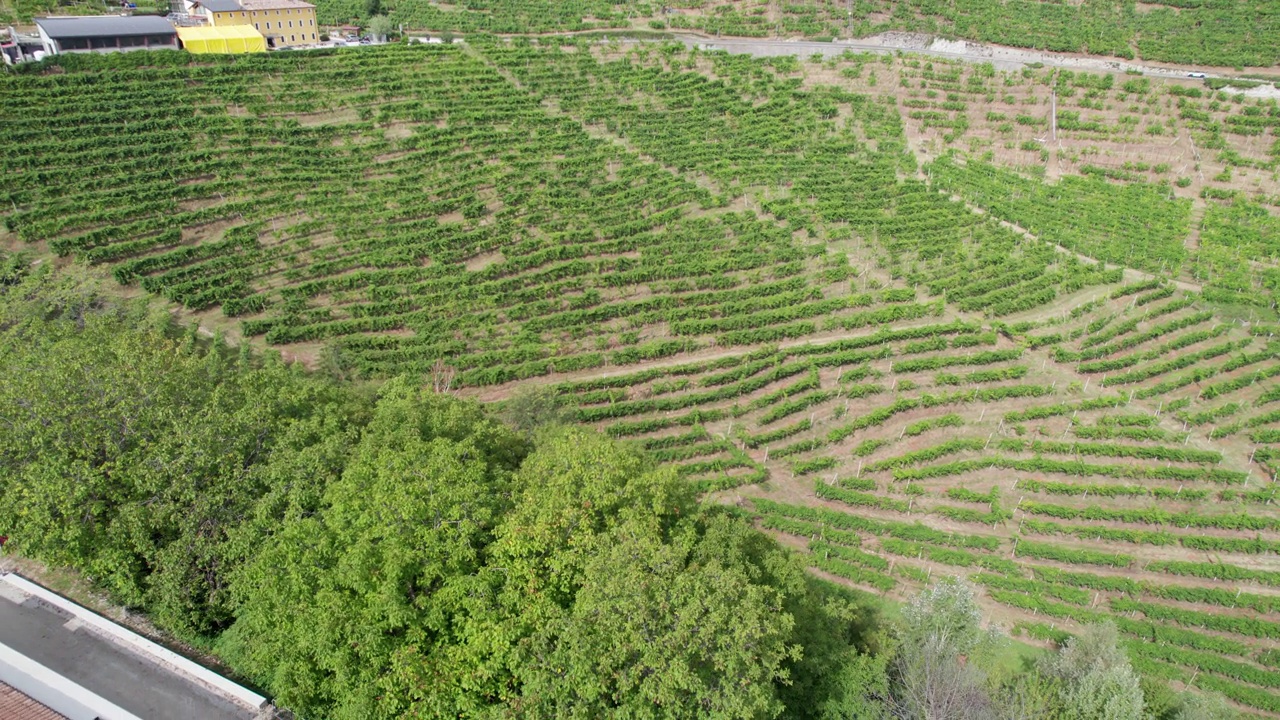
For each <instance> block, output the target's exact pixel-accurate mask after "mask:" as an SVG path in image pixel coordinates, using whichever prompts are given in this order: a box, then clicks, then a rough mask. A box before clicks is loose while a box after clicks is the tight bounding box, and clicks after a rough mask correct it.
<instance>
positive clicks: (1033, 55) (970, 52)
mask: <svg viewBox="0 0 1280 720" xmlns="http://www.w3.org/2000/svg"><path fill="white" fill-rule="evenodd" d="M675 37H676V39H678V40H679V41H680V42H682V43H684V44H685V45H688V46H690V47H693V46H697V47H698V48H700V49H704V50H727V51H729V52H734V53H745V54H749V55H754V56H756V57H768V56H777V55H801V56H807V55H812V54H814V53H821V54H823V55H839V54H841V53H843V52H845V51H846V50H853V51H855V52H872V53H884V54H892V53H896V52H899V51H901V52H910V53H915V54H919V55H929V56H933V57H942V58H950V59H953V60H963V61H965V62H973V63H980V62H989V63H991V64H992V65H994V66H995V67H996V68H998V69H1001V70H1019V69H1021V68H1022V67H1024V66H1026V65H1029V64H1034V63H1041V64H1043V65H1045V66H1046V67H1062V68H1068V69H1072V70H1087V71H1091V72H1124V71H1126V70H1135V71H1140V72H1142V73H1144V74H1146V75H1150V76H1153V77H1169V78H1185V77H1187V76H1188V73H1192V72H1197V73H1204V74H1205V75H1206V76H1207V77H1229V76H1227V75H1222V74H1220V73H1219V72H1218V69H1215V68H1209V67H1198V66H1176V65H1169V64H1166V63H1143V62H1134V61H1128V60H1122V59H1119V58H1105V57H1091V56H1086V55H1075V54H1069V53H1054V52H1044V51H1039V50H1026V49H1021V48H1011V47H1004V46H999V45H986V44H983V43H975V42H969V41H966V40H944V39H942V38H935V37H932V36H928V35H919V34H915V33H899V32H892V33H883V34H881V35H874V36H871V37H866V38H858V39H856V40H836V41H834V42H812V41H805V40H778V39H765V38H760V39H756V38H710V37H706V36H701V35H689V34H682V33H676V34H675ZM629 42H643V41H629Z"/></svg>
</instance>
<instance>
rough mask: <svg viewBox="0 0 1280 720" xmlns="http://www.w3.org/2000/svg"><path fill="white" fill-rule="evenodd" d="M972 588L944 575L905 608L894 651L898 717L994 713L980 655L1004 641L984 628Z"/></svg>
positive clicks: (922, 719)
mask: <svg viewBox="0 0 1280 720" xmlns="http://www.w3.org/2000/svg"><path fill="white" fill-rule="evenodd" d="M981 620H982V615H981V611H980V610H979V608H978V604H977V602H976V600H975V599H974V593H973V589H972V588H970V587H969V586H968V585H967V584H965V583H964V582H963V581H961V580H959V579H958V578H954V577H953V578H945V579H943V580H940V581H939V582H938V583H936V584H935V585H934V586H933V587H931V588H928V589H926V590H924V591H922V592H920V593H919V594H917V595H916V596H915V597H914V598H912V599H911V602H909V603H908V604H907V605H906V606H905V607H904V608H903V610H902V622H901V627H900V629H899V632H898V636H897V639H898V644H897V646H896V648H895V651H894V658H893V671H892V674H891V677H892V693H891V703H890V704H891V709H892V712H893V714H894V715H895V716H897V717H900V718H910V719H916V718H919V719H920V720H926V719H932V718H988V717H994V716H995V714H996V707H995V704H994V702H993V701H992V699H991V697H990V694H989V693H988V691H987V676H986V673H985V672H983V670H982V668H981V662H980V660H982V659H984V658H986V657H989V656H990V655H991V654H992V653H993V652H994V651H995V648H996V646H997V645H998V643H999V635H998V634H997V633H996V632H995V631H994V630H990V631H987V630H983V628H982V625H981Z"/></svg>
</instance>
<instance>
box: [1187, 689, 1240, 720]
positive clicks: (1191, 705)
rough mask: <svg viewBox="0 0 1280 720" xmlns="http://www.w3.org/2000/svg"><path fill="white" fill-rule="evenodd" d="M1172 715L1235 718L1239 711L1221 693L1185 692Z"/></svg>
mask: <svg viewBox="0 0 1280 720" xmlns="http://www.w3.org/2000/svg"><path fill="white" fill-rule="evenodd" d="M1174 717H1175V718H1177V720H1237V719H1238V718H1239V717H1240V711H1238V710H1236V709H1235V708H1234V707H1232V706H1231V704H1230V703H1228V702H1227V701H1226V699H1225V698H1223V697H1222V696H1221V695H1218V694H1215V693H1200V692H1185V693H1183V694H1182V696H1181V703H1180V705H1179V707H1178V709H1177V711H1176V714H1175V715H1174Z"/></svg>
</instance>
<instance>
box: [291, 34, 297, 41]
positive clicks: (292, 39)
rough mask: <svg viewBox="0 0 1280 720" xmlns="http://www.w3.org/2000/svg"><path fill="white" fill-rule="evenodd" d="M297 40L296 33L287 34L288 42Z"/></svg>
mask: <svg viewBox="0 0 1280 720" xmlns="http://www.w3.org/2000/svg"><path fill="white" fill-rule="evenodd" d="M297 41H298V36H297V35H290V36H289V42H297Z"/></svg>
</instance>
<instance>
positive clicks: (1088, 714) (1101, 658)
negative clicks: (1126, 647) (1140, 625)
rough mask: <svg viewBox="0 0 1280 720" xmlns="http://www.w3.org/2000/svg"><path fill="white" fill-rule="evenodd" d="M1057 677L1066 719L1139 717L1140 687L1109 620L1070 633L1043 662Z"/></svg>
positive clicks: (1090, 719)
mask: <svg viewBox="0 0 1280 720" xmlns="http://www.w3.org/2000/svg"><path fill="white" fill-rule="evenodd" d="M1046 671H1047V673H1048V674H1049V675H1050V676H1052V677H1054V678H1056V679H1058V680H1059V682H1060V685H1059V697H1060V700H1061V703H1062V707H1063V717H1064V718H1067V719H1068V720H1138V718H1141V717H1142V716H1143V697H1142V688H1141V686H1140V684H1139V679H1138V675H1137V673H1135V672H1134V671H1133V668H1132V667H1131V666H1130V664H1129V658H1128V656H1126V655H1125V653H1124V651H1123V650H1122V649H1120V646H1119V636H1118V633H1117V631H1116V627H1115V625H1114V624H1112V623H1109V622H1108V623H1099V624H1097V625H1091V626H1089V627H1087V628H1085V630H1084V632H1082V633H1080V634H1079V635H1077V636H1075V637H1072V638H1071V639H1070V640H1068V641H1067V644H1066V646H1065V647H1064V648H1063V649H1062V651H1061V652H1059V653H1058V654H1057V656H1055V657H1053V658H1051V659H1049V660H1048V662H1047V663H1046Z"/></svg>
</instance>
